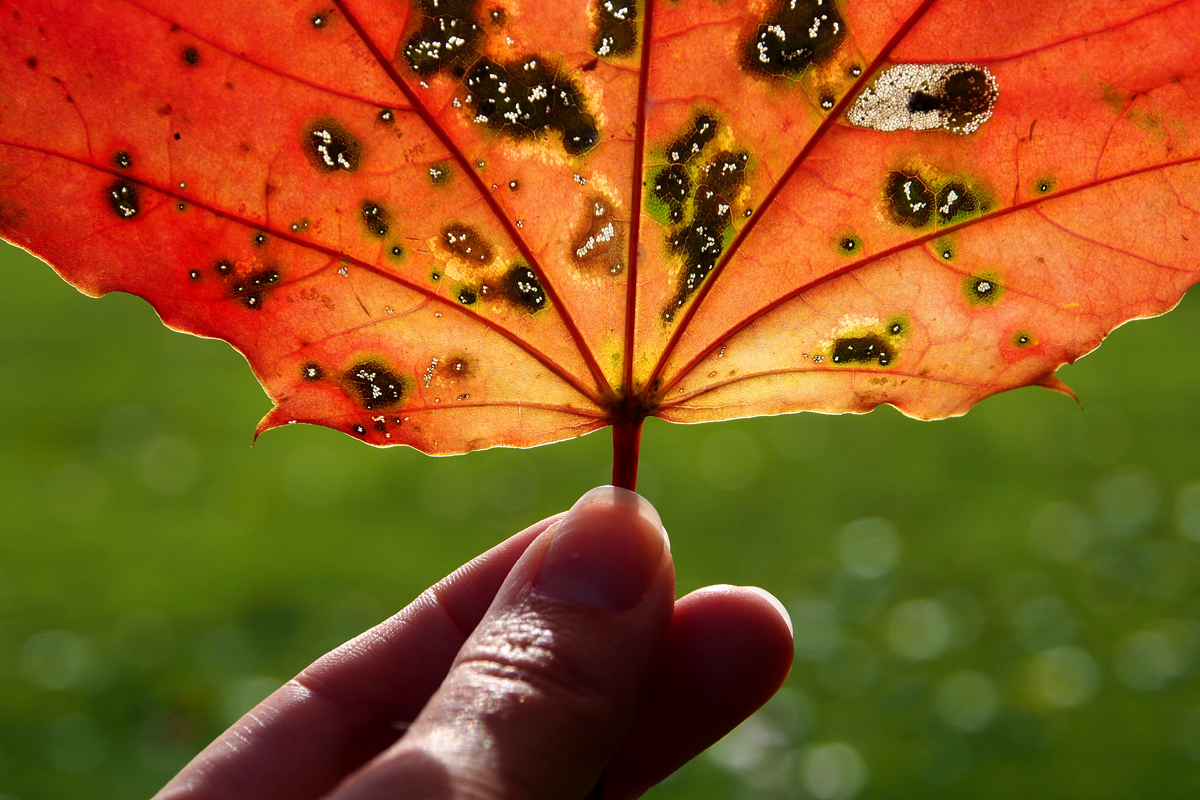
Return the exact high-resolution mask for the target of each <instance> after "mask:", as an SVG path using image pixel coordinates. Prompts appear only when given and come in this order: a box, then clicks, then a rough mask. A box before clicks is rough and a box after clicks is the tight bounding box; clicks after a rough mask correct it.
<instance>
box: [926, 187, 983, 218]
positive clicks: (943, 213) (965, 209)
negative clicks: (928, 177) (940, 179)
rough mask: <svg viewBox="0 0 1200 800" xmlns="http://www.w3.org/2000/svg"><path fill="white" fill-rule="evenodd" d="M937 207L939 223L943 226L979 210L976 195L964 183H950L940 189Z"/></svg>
mask: <svg viewBox="0 0 1200 800" xmlns="http://www.w3.org/2000/svg"><path fill="white" fill-rule="evenodd" d="M936 205H937V219H938V223H939V224H942V225H945V224H946V223H948V222H953V221H954V220H955V219H958V218H960V217H965V216H968V215H970V214H974V213H975V212H976V211H978V210H979V203H978V202H976V200H975V193H974V192H972V191H971V190H970V189H968V188H967V186H966V184H964V183H963V182H962V181H950V182H949V183H947V184H946V185H945V186H943V187H942V188H941V189H939V190H938V193H937V201H936Z"/></svg>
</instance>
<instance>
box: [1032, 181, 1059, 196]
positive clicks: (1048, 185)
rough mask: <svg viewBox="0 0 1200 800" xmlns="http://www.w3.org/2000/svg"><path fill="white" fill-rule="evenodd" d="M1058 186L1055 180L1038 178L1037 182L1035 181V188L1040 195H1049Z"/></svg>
mask: <svg viewBox="0 0 1200 800" xmlns="http://www.w3.org/2000/svg"><path fill="white" fill-rule="evenodd" d="M1056 184H1057V181H1055V180H1054V178H1038V179H1037V180H1036V181H1034V183H1033V188H1034V189H1035V190H1036V191H1037V193H1038V194H1049V193H1050V192H1051V191H1053V190H1054V187H1055V185H1056Z"/></svg>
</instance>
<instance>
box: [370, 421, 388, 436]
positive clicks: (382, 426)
mask: <svg viewBox="0 0 1200 800" xmlns="http://www.w3.org/2000/svg"><path fill="white" fill-rule="evenodd" d="M373 427H374V428H375V430H377V431H379V432H380V433H387V423H386V422H384V421H383V420H381V419H377V420H375V424H374V426H373Z"/></svg>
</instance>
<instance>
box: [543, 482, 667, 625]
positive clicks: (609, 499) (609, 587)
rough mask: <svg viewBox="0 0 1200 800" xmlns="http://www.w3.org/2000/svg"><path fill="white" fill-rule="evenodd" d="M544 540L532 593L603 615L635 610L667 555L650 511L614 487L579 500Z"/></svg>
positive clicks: (660, 527)
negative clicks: (587, 608)
mask: <svg viewBox="0 0 1200 800" xmlns="http://www.w3.org/2000/svg"><path fill="white" fill-rule="evenodd" d="M550 535H551V536H552V537H553V538H552V539H551V541H550V544H549V545H548V546H547V548H546V551H545V553H544V555H543V556H542V561H541V564H540V565H538V568H537V572H536V573H535V575H534V578H533V589H534V591H535V592H537V593H538V594H540V595H542V596H544V597H550V598H554V599H555V600H561V601H565V602H568V603H573V604H577V605H582V606H586V607H589V608H594V609H598V610H604V611H614V612H618V611H627V610H629V609H631V608H633V607H634V606H635V605H637V603H638V602H639V601H640V600H641V599H642V597H643V596H645V594H646V590H647V589H648V588H649V586H650V584H651V582H652V581H653V580H654V577H655V575H656V574H657V573H658V570H659V567H660V565H661V564H662V561H663V558H664V557H665V556H666V554H668V553H669V552H670V542H669V540H668V538H667V533H666V530H664V528H663V524H662V519H661V518H660V517H659V515H658V512H657V511H656V510H655V509H654V506H652V505H651V504H650V502H649V501H647V500H646V499H645V498H643V497H642V496H641V495H638V494H636V493H635V492H631V491H629V490H628V489H621V488H619V487H616V486H601V487H599V488H597V489H593V490H591V491H590V492H588V493H587V494H585V495H584V496H583V497H581V498H580V499H579V501H578V502H576V503H575V505H573V506H572V507H571V510H570V511H568V512H567V514H566V516H564V517H563V518H562V519H561V520H559V522H558V523H557V524H556V525H555V526H554V528H553V529H552V530H551V531H550Z"/></svg>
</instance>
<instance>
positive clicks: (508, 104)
mask: <svg viewBox="0 0 1200 800" xmlns="http://www.w3.org/2000/svg"><path fill="white" fill-rule="evenodd" d="M466 89H467V92H468V94H467V96H466V98H465V100H466V105H467V107H468V108H469V109H470V111H471V112H472V120H473V121H474V122H475V123H477V124H480V125H485V126H487V127H488V128H490V129H491V130H495V131H499V132H502V133H504V134H506V135H508V136H511V137H513V138H514V139H518V140H524V139H533V138H536V137H540V136H542V135H544V134H546V133H548V132H554V131H557V132H559V133H561V134H562V146H563V149H564V150H566V152H567V153H568V154H570V155H581V154H583V153H586V152H587V151H588V150H590V149H592V148H593V147H594V146H595V145H596V143H597V142H598V141H599V140H600V131H599V129H598V128H597V127H596V121H595V119H594V118H593V117H592V115H591V114H589V113H587V110H586V109H585V107H584V103H583V94H582V92H581V91H580V90H579V87H578V86H577V85H576V84H575V82H574V81H572V80H571V79H570V78H569V77H568V76H566V75H564V74H561V73H560V72H559V71H558V70H556V69H552V68H551V67H550V66H548V65H547V64H546V63H545V61H544V60H543V59H542V58H540V57H539V56H530V57H527V58H525V59H524V60H523V61H519V62H515V63H512V64H499V63H497V62H495V61H492V60H491V59H489V58H481V59H479V61H478V62H477V63H476V64H475V66H473V67H472V68H471V69H470V71H469V72H468V73H467V77H466Z"/></svg>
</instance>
